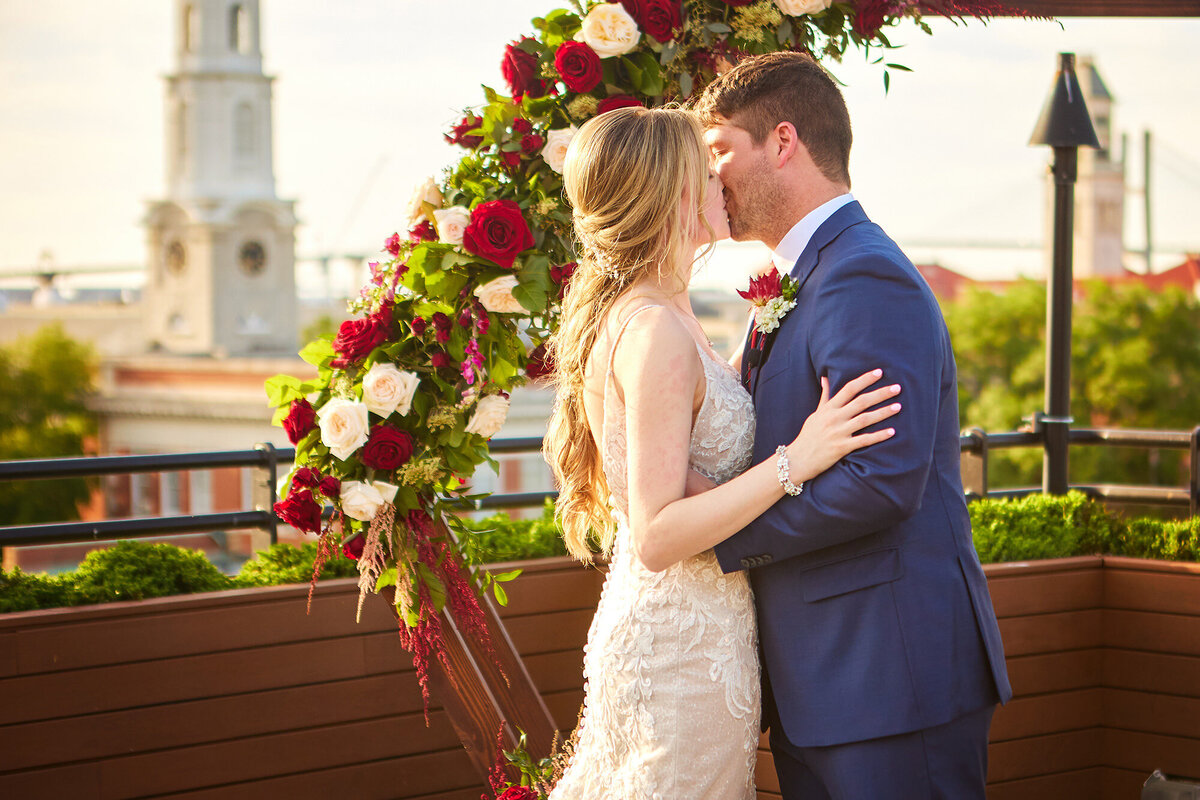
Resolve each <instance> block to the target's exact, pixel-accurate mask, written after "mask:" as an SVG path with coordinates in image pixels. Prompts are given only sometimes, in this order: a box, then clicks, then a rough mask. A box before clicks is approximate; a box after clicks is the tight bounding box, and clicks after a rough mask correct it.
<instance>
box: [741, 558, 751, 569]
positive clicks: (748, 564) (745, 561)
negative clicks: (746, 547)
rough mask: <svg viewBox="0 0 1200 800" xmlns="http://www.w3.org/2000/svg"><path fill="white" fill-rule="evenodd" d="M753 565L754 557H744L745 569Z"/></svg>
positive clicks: (743, 565)
mask: <svg viewBox="0 0 1200 800" xmlns="http://www.w3.org/2000/svg"><path fill="white" fill-rule="evenodd" d="M753 566H754V561H753V559H751V558H743V559H742V568H743V569H750V568H751V567H753Z"/></svg>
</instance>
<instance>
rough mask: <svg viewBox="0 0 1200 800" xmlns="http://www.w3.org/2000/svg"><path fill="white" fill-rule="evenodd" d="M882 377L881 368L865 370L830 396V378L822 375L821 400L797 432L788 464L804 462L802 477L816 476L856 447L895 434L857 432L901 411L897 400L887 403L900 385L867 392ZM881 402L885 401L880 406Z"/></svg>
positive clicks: (881, 440)
mask: <svg viewBox="0 0 1200 800" xmlns="http://www.w3.org/2000/svg"><path fill="white" fill-rule="evenodd" d="M882 377H883V370H881V369H876V370H872V371H870V372H867V373H864V374H863V375H860V376H859V377H857V378H855V379H854V380H852V381H849V382H848V383H846V385H845V386H843V387H842V388H841V389H840V390H839V391H838V392H837V393H836V394H834V395H833V396H832V397H831V396H830V394H829V379H828V378H827V377H822V378H821V400H820V402H819V403H818V404H817V410H816V411H814V412H813V413H812V414H810V415H809V417H808V419H807V420H805V421H804V427H803V428H801V430H800V434H799V435H798V436H797V437H796V438H795V440H794V441H793V442H792V444H791V446H790V447H789V448H788V449H789V451H791V452H789V454H788V456H789V459H790V460H791V463H793V464H795V463H797V461H798V460H799V461H801V462H802V463H804V464H805V466H806V469H805V470H804V472H806V473H808V474H807V475H806V476H805V477H804V480H809V479H811V478H815V477H816V476H817V475H820V474H821V473H822V472H824V471H825V470H827V469H829V468H830V467H832V466H833V465H834V464H836V463H837V462H838V461H840V460H842V458H843V457H845V456H847V455H849V454H850V453H853V452H854V451H855V450H859V449H861V448H863V447H869V446H870V445H873V444H878V443H879V442H883V441H887V440H888V439H890V438H892V437H893V436H894V435H895V434H896V429H895V428H884V429H883V430H879V431H871V432H869V433H860V431H863V430H866V429H867V428H870V427H871V426H873V425H877V424H879V423H880V422H883V421H884V420H885V419H888V418H889V417H892V416H895V415H896V414H898V413H900V407H901V406H900V403H898V402H892V403H889V402H887V401H889V400H892V399H893V398H894V397H895V396H896V395H898V394H900V384H898V383H893V384H890V385H888V386H884V387H881V388H879V389H871V390H870V391H868V388H869V387H871V386H873V385H874V384H876V383H878V382H879V380H880V379H881V378H882ZM883 403H887V404H886V405H881V404H883Z"/></svg>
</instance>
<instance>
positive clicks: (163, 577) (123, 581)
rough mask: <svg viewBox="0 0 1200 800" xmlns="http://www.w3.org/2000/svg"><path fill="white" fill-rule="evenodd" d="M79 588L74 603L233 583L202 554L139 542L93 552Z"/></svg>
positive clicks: (79, 574)
mask: <svg viewBox="0 0 1200 800" xmlns="http://www.w3.org/2000/svg"><path fill="white" fill-rule="evenodd" d="M73 584H74V585H73V586H72V587H71V594H72V598H71V599H72V601H73V602H72V605H83V604H88V603H110V602H115V601H118V600H145V599H146V598H149V597H167V596H170V595H174V594H190V593H192V592H215V591H218V590H221V589H229V588H231V587H232V585H233V583H232V582H231V581H230V579H229V578H227V577H225V576H224V575H223V574H221V571H220V570H219V569H217V568H216V567H214V566H213V565H212V562H210V561H209V560H208V559H207V558H205V556H204V553H202V552H200V551H199V550H185V549H183V548H182V547H176V546H175V545H172V544H166V543H160V544H147V543H146V542H133V541H121V542H117V543H116V545H114V546H113V547H109V548H106V549H104V550H93V551H92V552H90V553H88V554H87V557H86V558H84V559H83V562H82V563H81V564H80V565H79V568H78V569H77V570H75V572H74V582H73Z"/></svg>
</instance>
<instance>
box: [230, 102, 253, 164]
mask: <svg viewBox="0 0 1200 800" xmlns="http://www.w3.org/2000/svg"><path fill="white" fill-rule="evenodd" d="M233 152H234V155H235V156H236V157H238V158H249V157H251V156H253V155H254V109H253V108H251V107H250V104H249V103H238V106H237V108H235V109H234V111H233Z"/></svg>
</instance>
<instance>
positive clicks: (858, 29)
mask: <svg viewBox="0 0 1200 800" xmlns="http://www.w3.org/2000/svg"><path fill="white" fill-rule="evenodd" d="M892 9H893V6H892V0H867V2H865V3H863V4H862V5H860V6H858V9H857V13H856V14H855V15H854V22H853V23H852V24H853V26H854V32H855V33H857V34H858V35H859V36H861V37H862V38H864V39H873V38H875V34H877V33H879V29H880V28H882V27H883V23H884V22H886V21H887V15H888V14H890V13H892Z"/></svg>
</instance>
